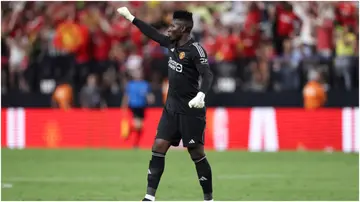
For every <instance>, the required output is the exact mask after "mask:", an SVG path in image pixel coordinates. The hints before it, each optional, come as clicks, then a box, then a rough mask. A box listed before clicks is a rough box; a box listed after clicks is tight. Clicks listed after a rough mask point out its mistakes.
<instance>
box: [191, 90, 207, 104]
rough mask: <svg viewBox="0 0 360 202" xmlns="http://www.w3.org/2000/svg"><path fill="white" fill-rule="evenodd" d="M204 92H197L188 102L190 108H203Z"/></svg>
mask: <svg viewBox="0 0 360 202" xmlns="http://www.w3.org/2000/svg"><path fill="white" fill-rule="evenodd" d="M204 99H205V94H204V93H203V92H198V94H197V95H196V96H195V97H194V98H193V99H192V100H190V102H189V107H190V108H204V106H205V101H204Z"/></svg>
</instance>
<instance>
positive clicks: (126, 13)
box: [117, 7, 135, 22]
mask: <svg viewBox="0 0 360 202" xmlns="http://www.w3.org/2000/svg"><path fill="white" fill-rule="evenodd" d="M117 12H118V13H119V14H120V15H122V16H124V18H126V19H127V20H129V21H130V22H132V21H133V20H134V19H135V17H134V16H133V15H132V14H131V13H130V11H129V9H128V8H126V7H121V8H118V9H117Z"/></svg>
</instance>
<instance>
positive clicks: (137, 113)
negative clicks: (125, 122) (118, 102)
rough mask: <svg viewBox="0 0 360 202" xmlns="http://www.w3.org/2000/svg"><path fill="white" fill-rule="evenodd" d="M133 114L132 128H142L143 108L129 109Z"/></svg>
mask: <svg viewBox="0 0 360 202" xmlns="http://www.w3.org/2000/svg"><path fill="white" fill-rule="evenodd" d="M131 111H132V113H133V121H134V126H135V127H136V128H138V129H140V128H142V124H143V120H144V117H145V108H131Z"/></svg>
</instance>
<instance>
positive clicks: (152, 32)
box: [133, 18, 171, 47]
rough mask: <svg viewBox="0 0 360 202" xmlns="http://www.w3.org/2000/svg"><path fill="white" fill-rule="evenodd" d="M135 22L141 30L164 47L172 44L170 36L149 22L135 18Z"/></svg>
mask: <svg viewBox="0 0 360 202" xmlns="http://www.w3.org/2000/svg"><path fill="white" fill-rule="evenodd" d="M133 24H134V25H135V26H136V27H138V28H139V29H140V31H141V32H142V33H143V34H145V35H146V36H147V37H149V38H150V39H152V40H154V41H156V42H157V43H159V44H160V45H161V46H163V47H169V46H170V44H171V40H170V38H169V37H168V36H165V35H163V34H161V33H160V32H158V31H157V30H156V29H155V28H154V27H152V26H151V25H149V24H147V23H146V22H144V21H142V20H140V19H138V18H135V19H134V21H133Z"/></svg>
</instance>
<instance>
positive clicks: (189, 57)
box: [133, 18, 212, 116]
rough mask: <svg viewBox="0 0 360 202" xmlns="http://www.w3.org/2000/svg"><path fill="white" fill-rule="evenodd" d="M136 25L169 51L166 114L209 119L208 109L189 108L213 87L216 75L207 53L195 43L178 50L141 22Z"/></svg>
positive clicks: (136, 20)
mask: <svg viewBox="0 0 360 202" xmlns="http://www.w3.org/2000/svg"><path fill="white" fill-rule="evenodd" d="M133 23H134V24H135V25H136V26H137V27H138V28H139V29H140V30H141V31H142V32H143V33H144V34H145V35H147V36H148V37H149V38H151V39H153V40H155V41H156V42H158V43H159V44H160V45H161V46H163V47H166V48H167V49H168V50H169V51H168V52H169V60H168V77H169V90H168V94H167V99H166V103H165V108H166V110H168V111H172V112H175V113H180V114H186V115H191V116H205V111H206V109H205V107H204V108H201V109H196V108H190V107H189V105H188V103H189V101H190V100H191V99H193V98H194V97H195V96H196V95H197V93H198V92H199V91H201V92H203V93H206V91H207V90H209V88H210V85H211V80H212V73H211V71H210V67H209V64H208V59H207V53H206V51H205V49H204V48H203V47H202V46H201V45H200V44H199V43H197V42H195V41H194V40H193V39H190V40H189V41H188V42H187V43H185V44H184V45H182V46H177V45H176V42H173V41H171V40H170V38H169V37H167V36H165V35H162V34H160V33H158V32H157V31H156V30H155V29H154V28H152V27H151V26H150V25H147V24H146V23H144V22H142V21H141V20H139V19H136V18H135V20H134V21H133ZM209 77H210V78H209ZM200 80H202V81H200ZM201 82H202V83H201Z"/></svg>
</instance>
